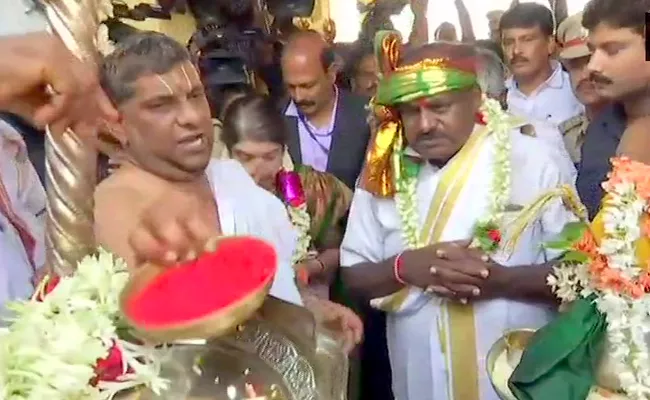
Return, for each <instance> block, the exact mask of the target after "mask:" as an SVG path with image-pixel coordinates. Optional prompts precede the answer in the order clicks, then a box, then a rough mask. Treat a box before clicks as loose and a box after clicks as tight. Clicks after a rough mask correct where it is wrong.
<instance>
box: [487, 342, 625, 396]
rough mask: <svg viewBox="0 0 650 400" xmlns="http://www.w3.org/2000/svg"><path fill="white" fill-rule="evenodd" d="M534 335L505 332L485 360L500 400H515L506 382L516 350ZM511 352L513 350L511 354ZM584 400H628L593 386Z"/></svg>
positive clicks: (512, 366)
mask: <svg viewBox="0 0 650 400" xmlns="http://www.w3.org/2000/svg"><path fill="white" fill-rule="evenodd" d="M534 333H535V330H533V329H519V330H513V331H510V332H507V333H506V334H504V335H503V336H502V337H501V338H500V339H499V340H497V341H496V342H495V343H494V344H493V345H492V347H491V348H490V351H489V352H488V354H487V358H486V367H487V372H488V376H489V377H490V382H491V383H492V387H493V388H494V390H495V391H496V392H497V394H498V395H499V398H501V400H517V399H516V397H514V395H513V394H512V392H511V391H510V389H509V388H508V380H509V379H510V376H511V375H512V373H513V372H514V370H515V368H516V367H517V363H518V361H517V362H515V360H516V358H517V355H518V354H515V353H516V350H520V349H521V347H522V346H525V345H526V343H527V342H528V340H529V339H530V338H531V337H532V335H533V334H534ZM513 350H515V351H514V352H513ZM586 400H629V398H628V397H627V396H625V395H621V394H617V393H613V392H611V391H608V390H606V389H603V388H600V387H598V386H594V387H593V388H592V389H591V393H590V394H589V396H588V397H587V399H586Z"/></svg>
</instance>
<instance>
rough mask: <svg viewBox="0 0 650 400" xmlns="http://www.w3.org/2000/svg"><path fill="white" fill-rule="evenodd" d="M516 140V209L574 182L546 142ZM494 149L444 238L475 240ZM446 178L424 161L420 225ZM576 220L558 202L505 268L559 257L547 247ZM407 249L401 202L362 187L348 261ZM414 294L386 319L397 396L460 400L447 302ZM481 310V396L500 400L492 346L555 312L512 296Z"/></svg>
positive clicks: (516, 135) (344, 248) (485, 154)
mask: <svg viewBox="0 0 650 400" xmlns="http://www.w3.org/2000/svg"><path fill="white" fill-rule="evenodd" d="M511 137H512V152H511V165H512V168H511V196H510V204H511V205H512V206H513V208H516V207H517V206H519V207H522V206H526V205H527V204H529V203H530V202H532V201H534V200H535V199H536V198H537V197H538V196H540V195H541V194H542V193H546V192H547V191H548V190H550V189H554V188H556V187H558V186H559V185H560V184H569V185H572V184H573V183H572V181H571V180H569V179H567V177H566V174H564V173H562V172H561V171H560V169H559V168H558V166H557V164H556V163H555V162H554V161H553V155H552V154H551V152H550V148H549V147H548V146H540V145H539V139H537V138H532V137H529V136H525V135H522V134H521V133H520V132H518V131H516V132H513V134H512V135H511ZM490 154H493V153H490V152H489V151H488V150H485V149H484V150H482V152H481V153H480V154H479V155H478V157H477V161H476V162H477V164H476V165H475V166H474V169H473V170H472V174H471V175H470V177H469V180H468V181H467V183H466V185H465V188H464V189H463V191H462V192H461V194H460V197H459V200H458V202H457V203H456V204H457V205H456V207H454V211H452V214H451V217H450V222H449V224H447V225H448V226H447V227H445V229H444V231H445V232H443V235H442V237H441V241H450V240H461V239H467V238H469V237H470V235H471V231H472V229H473V226H474V224H475V223H476V220H477V219H478V218H480V217H481V216H483V214H484V212H485V209H487V203H488V201H487V197H488V196H487V195H486V194H487V193H488V192H489V190H490V179H489V176H491V173H490V172H489V171H487V172H485V170H490V169H491V168H492V167H491V161H490V160H491V158H490V157H491V155H490ZM479 163H481V164H479ZM486 174H487V175H486ZM439 179H440V170H439V169H437V168H435V167H433V166H431V165H430V164H425V165H423V167H422V169H421V171H420V175H419V177H418V185H417V189H416V192H417V205H418V213H419V219H420V220H419V223H420V227H421V226H422V224H423V223H424V219H425V217H426V215H427V212H428V210H429V206H430V203H431V201H432V197H433V194H434V191H435V189H436V186H437V184H438V182H439ZM506 214H508V215H507V216H506V218H507V219H510V218H513V217H514V216H515V215H516V214H518V211H514V212H507V213H506ZM573 220H575V218H574V217H573V215H572V214H571V213H570V212H569V211H568V210H566V209H565V208H564V206H563V204H562V202H561V201H560V200H554V201H553V202H551V203H550V204H549V205H548V206H547V207H546V208H545V209H544V210H543V212H542V213H541V215H539V216H538V217H537V218H536V219H535V220H534V221H533V223H532V224H531V225H530V226H529V228H528V229H526V230H525V231H524V233H523V234H522V236H521V238H520V240H519V241H518V242H517V245H516V248H515V251H514V252H513V253H512V254H511V256H510V257H509V258H507V257H505V256H503V255H501V254H496V255H495V256H494V259H495V260H496V261H497V262H499V263H500V264H502V265H504V266H516V265H535V264H541V263H543V262H544V261H545V260H546V259H549V258H551V259H552V258H553V257H554V256H555V254H549V253H547V252H546V251H545V250H544V248H543V247H542V244H543V243H545V242H546V241H549V240H552V239H554V238H555V237H556V236H557V235H558V234H559V232H560V231H561V230H562V229H563V227H564V226H565V224H566V223H567V222H570V221H573ZM403 250H405V244H404V239H403V232H402V223H401V219H400V217H399V214H398V212H397V209H396V207H395V202H394V200H393V199H385V198H379V197H375V196H373V195H371V194H370V193H368V192H366V191H365V190H363V189H357V190H356V191H355V193H354V197H353V201H352V206H351V208H350V216H349V220H348V225H347V230H346V233H345V237H344V239H343V243H342V245H341V265H342V266H343V267H352V268H353V267H354V266H355V265H358V264H359V263H364V262H373V263H378V262H381V261H383V260H385V259H387V258H390V257H392V256H394V255H396V254H398V253H400V252H401V251H403ZM414 292H415V293H413V294H414V296H411V294H409V298H407V300H406V301H405V303H404V304H405V305H404V306H403V308H401V309H400V311H398V312H395V313H389V314H388V317H387V339H388V348H389V354H390V359H391V366H392V372H393V391H394V393H395V397H396V398H398V399H400V400H422V399H446V398H452V399H453V398H454V397H453V396H452V395H450V390H451V389H450V388H451V386H450V385H449V380H450V376H452V375H453V374H454V373H461V374H462V373H463V371H450V370H449V369H448V368H447V364H446V361H445V360H446V356H445V350H444V349H445V347H447V348H448V346H446V345H444V344H442V343H443V341H444V340H448V334H445V335H442V334H441V333H440V332H441V326H444V324H445V323H446V322H444V321H445V320H446V318H447V317H446V314H445V312H444V307H443V305H444V300H442V299H441V298H439V297H437V296H429V295H427V294H425V293H424V292H422V291H417V290H415V291H414ZM418 292H419V294H418ZM474 310H475V311H474V314H475V326H476V338H477V343H476V349H477V357H478V358H477V364H476V365H477V366H478V369H479V371H478V373H479V381H480V385H479V386H480V393H481V397H480V400H498V396H497V395H496V393H494V390H493V389H492V387H491V384H490V382H489V379H488V377H487V373H486V371H485V365H486V363H485V357H486V355H487V351H488V350H489V348H490V347H491V345H492V344H493V343H494V342H495V341H496V340H497V339H499V338H500V337H501V336H502V335H503V333H504V332H506V331H507V330H509V329H516V328H533V329H534V328H539V327H541V326H543V325H544V324H546V323H547V322H548V321H549V320H550V319H551V318H552V317H553V315H554V311H553V310H552V309H551V308H550V307H545V306H542V305H539V304H533V303H523V302H518V301H513V300H508V299H495V300H489V301H481V302H478V303H475V304H474ZM441 321H442V322H441ZM445 337H446V338H447V339H445ZM456 400H464V399H456Z"/></svg>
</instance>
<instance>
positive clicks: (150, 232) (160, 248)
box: [128, 190, 219, 265]
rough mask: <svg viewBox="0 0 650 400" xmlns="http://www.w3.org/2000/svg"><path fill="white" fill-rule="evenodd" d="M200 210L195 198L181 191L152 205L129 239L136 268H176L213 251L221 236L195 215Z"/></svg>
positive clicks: (172, 192) (169, 193)
mask: <svg viewBox="0 0 650 400" xmlns="http://www.w3.org/2000/svg"><path fill="white" fill-rule="evenodd" d="M170 204H173V205H174V206H173V207H169V205H170ZM200 206H201V204H200V201H199V199H197V198H196V196H192V195H190V194H188V193H185V192H184V191H181V190H173V191H168V192H166V193H165V196H164V198H161V199H160V200H159V201H156V202H154V203H152V204H151V206H149V207H148V208H147V209H146V210H145V211H144V212H143V213H142V214H141V215H140V220H139V221H138V223H137V226H136V227H135V228H134V229H133V230H132V231H131V235H130V236H129V238H128V239H129V244H130V247H131V250H132V251H133V255H134V257H135V260H136V261H137V262H136V265H139V264H141V263H142V262H145V261H146V262H155V263H159V264H160V265H169V264H175V263H177V262H178V261H182V260H190V259H193V258H196V256H198V255H199V254H201V253H202V252H204V251H205V250H213V247H214V244H215V242H214V238H216V237H217V236H218V234H219V232H218V230H217V227H216V226H214V225H213V224H210V223H209V221H206V220H205V219H204V218H201V215H200V214H199V213H198V212H196V210H199V209H201V207H200Z"/></svg>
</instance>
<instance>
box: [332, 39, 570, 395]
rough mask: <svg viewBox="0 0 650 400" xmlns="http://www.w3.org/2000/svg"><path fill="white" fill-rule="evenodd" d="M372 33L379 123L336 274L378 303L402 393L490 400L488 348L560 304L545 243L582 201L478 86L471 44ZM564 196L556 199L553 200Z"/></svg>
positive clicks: (550, 159) (557, 168) (398, 389)
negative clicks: (405, 41)
mask: <svg viewBox="0 0 650 400" xmlns="http://www.w3.org/2000/svg"><path fill="white" fill-rule="evenodd" d="M377 40H378V42H377V44H376V53H377V56H378V62H379V65H380V68H381V70H382V74H383V77H382V79H381V80H380V82H379V86H378V90H377V95H376V98H375V101H374V105H375V114H376V116H377V118H378V120H379V129H378V132H377V133H376V136H375V138H374V142H373V143H372V145H371V147H370V150H369V152H368V156H367V160H366V168H365V171H364V173H363V175H362V178H361V180H360V182H359V185H358V188H357V189H356V191H355V194H354V198H353V201H352V207H351V210H350V217H349V222H348V227H347V231H346V235H345V238H344V240H343V243H342V248H341V263H342V266H343V267H345V268H343V270H344V271H343V278H344V280H345V281H346V282H347V284H348V285H349V286H350V287H351V289H352V290H354V291H356V292H358V293H359V294H360V295H362V296H364V297H366V298H368V299H369V300H370V301H371V304H372V305H374V306H375V307H377V308H380V309H382V310H385V311H387V312H388V319H387V335H388V346H389V352H390V359H391V366H392V371H393V391H394V393H395V397H396V398H398V399H401V400H421V399H454V400H479V399H480V400H492V399H498V396H497V394H496V393H495V392H494V390H493V389H492V386H491V384H490V381H489V379H488V376H487V373H486V368H485V358H486V354H487V352H488V350H489V348H490V346H491V345H492V343H494V342H495V341H496V340H497V339H498V338H499V337H500V336H501V335H502V334H503V333H504V332H505V331H507V330H509V329H515V328H524V327H525V328H531V327H540V326H542V325H544V324H545V323H546V322H548V321H549V320H550V318H552V316H553V315H554V313H555V309H556V308H557V307H556V305H555V304H554V301H553V297H552V295H551V293H550V291H549V289H548V288H547V287H546V283H545V282H546V276H547V275H548V273H549V270H550V267H549V264H548V263H549V262H550V261H552V259H553V258H554V257H556V256H557V255H556V254H552V253H550V252H548V251H546V250H545V249H544V247H543V246H542V245H543V243H544V242H545V241H547V240H550V239H552V238H553V237H554V236H556V235H557V234H558V233H559V230H561V229H562V227H563V226H564V225H565V224H566V223H567V222H569V221H572V220H573V219H574V213H573V211H572V210H569V209H568V207H567V206H565V204H566V205H572V206H573V208H574V209H575V210H574V211H576V212H577V211H581V210H580V207H579V206H578V204H579V202H578V201H577V200H576V198H575V196H574V194H573V193H574V190H573V186H572V185H573V183H572V182H570V181H569V179H567V178H565V177H566V176H568V174H566V173H564V172H563V171H561V167H560V166H558V165H556V164H555V163H554V162H553V156H552V154H550V153H549V152H548V151H547V150H546V148H545V147H544V146H542V145H540V142H539V140H540V139H538V138H535V137H531V136H527V135H524V134H522V133H521V131H520V129H518V128H520V127H521V126H522V125H523V124H525V121H521V120H519V119H517V118H515V117H512V116H510V115H507V114H505V113H504V112H503V111H502V110H501V107H500V106H499V104H498V103H497V102H495V101H493V100H486V99H485V97H484V96H482V94H481V92H480V89H479V88H478V85H477V80H476V67H475V55H474V50H473V49H472V48H471V47H468V46H466V45H462V44H450V43H433V44H429V45H425V46H423V47H418V48H410V49H409V50H408V51H402V47H401V39H400V37H399V36H398V35H397V34H395V33H390V32H382V33H381V34H380V35H379V36H378V38H377ZM559 197H561V198H563V200H564V201H562V200H560V198H559Z"/></svg>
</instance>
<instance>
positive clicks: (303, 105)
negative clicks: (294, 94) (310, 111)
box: [296, 101, 316, 108]
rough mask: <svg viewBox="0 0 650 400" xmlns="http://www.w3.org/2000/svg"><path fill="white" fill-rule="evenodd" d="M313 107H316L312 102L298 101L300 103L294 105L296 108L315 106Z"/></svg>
mask: <svg viewBox="0 0 650 400" xmlns="http://www.w3.org/2000/svg"><path fill="white" fill-rule="evenodd" d="M315 105H316V103H315V102H313V101H300V102H297V103H296V106H297V107H298V108H305V107H312V106H315Z"/></svg>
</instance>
